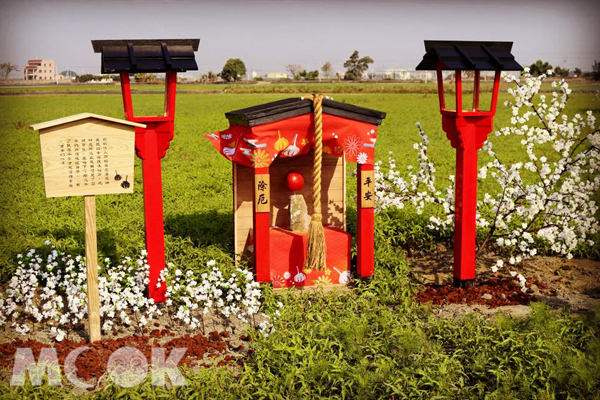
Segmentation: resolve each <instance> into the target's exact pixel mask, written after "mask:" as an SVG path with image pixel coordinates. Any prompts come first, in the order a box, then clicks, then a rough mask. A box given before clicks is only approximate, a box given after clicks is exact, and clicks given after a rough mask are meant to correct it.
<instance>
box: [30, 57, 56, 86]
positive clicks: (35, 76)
mask: <svg viewBox="0 0 600 400" xmlns="http://www.w3.org/2000/svg"><path fill="white" fill-rule="evenodd" d="M23 79H25V80H26V81H33V80H55V79H57V76H56V66H55V64H54V60H37V59H36V60H28V61H27V65H26V66H25V67H24V68H23Z"/></svg>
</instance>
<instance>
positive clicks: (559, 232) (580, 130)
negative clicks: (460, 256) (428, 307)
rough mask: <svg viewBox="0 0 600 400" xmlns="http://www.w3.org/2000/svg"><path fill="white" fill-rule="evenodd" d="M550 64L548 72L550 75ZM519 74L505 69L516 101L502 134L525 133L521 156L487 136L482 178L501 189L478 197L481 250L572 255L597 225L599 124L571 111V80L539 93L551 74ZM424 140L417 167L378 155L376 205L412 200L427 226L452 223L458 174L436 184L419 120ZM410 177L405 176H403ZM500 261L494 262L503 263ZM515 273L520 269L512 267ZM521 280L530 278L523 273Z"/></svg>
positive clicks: (521, 255) (514, 257)
mask: <svg viewBox="0 0 600 400" xmlns="http://www.w3.org/2000/svg"><path fill="white" fill-rule="evenodd" d="M551 73H552V72H551V71H548V74H551ZM522 78H523V82H522V81H521V79H519V78H517V77H514V76H510V75H508V76H505V80H506V81H507V82H510V83H513V84H514V87H513V88H511V89H509V90H508V93H509V94H510V95H511V96H512V101H511V102H506V103H505V106H510V107H512V118H511V124H510V126H508V127H505V128H502V129H500V130H499V131H497V132H496V135H497V136H510V135H513V136H519V137H522V140H521V141H520V144H521V146H522V148H523V151H522V154H523V159H524V161H523V162H518V163H514V164H509V163H506V162H504V161H503V160H502V159H501V157H500V156H499V155H498V154H496V152H495V151H494V149H493V147H492V143H491V142H490V141H487V142H486V143H485V144H484V148H483V150H484V151H486V152H487V153H488V154H489V155H490V156H491V158H492V161H490V162H488V163H487V164H486V165H484V166H483V167H482V168H481V169H480V171H479V179H480V180H486V179H487V180H490V179H491V180H493V181H494V182H495V185H492V184H487V185H486V186H487V187H493V186H497V187H499V188H500V190H499V191H498V192H496V193H485V194H484V196H483V200H481V201H478V204H477V207H478V213H477V227H478V234H479V235H478V250H477V252H478V254H479V252H481V250H483V249H484V248H486V247H487V246H489V245H490V244H495V245H496V246H498V247H499V248H501V249H504V250H506V251H507V253H509V254H510V260H509V263H510V264H512V265H517V264H519V263H520V262H521V261H522V260H523V259H525V258H528V257H531V256H533V255H535V254H536V253H537V252H538V248H539V247H540V246H544V247H545V248H549V249H550V250H551V251H552V252H554V253H555V254H559V255H563V256H566V257H568V258H571V257H572V253H573V251H574V250H575V249H576V248H577V247H578V246H579V245H583V244H589V245H594V242H593V241H592V236H593V235H594V234H596V233H597V232H599V231H600V224H599V223H598V218H597V213H598V205H597V204H596V202H595V201H594V196H595V195H597V193H598V189H599V188H600V151H599V149H600V129H598V128H597V127H596V119H595V117H594V116H593V115H592V112H591V111H588V112H587V115H585V117H584V116H582V115H580V114H576V115H574V116H572V117H570V116H568V115H567V114H566V113H565V107H566V105H567V102H568V100H569V95H570V93H571V89H569V85H568V84H567V82H565V81H564V80H563V81H560V82H553V83H552V87H553V90H552V92H551V95H550V96H546V95H544V94H541V93H540V88H541V85H542V82H543V81H544V79H545V78H546V75H541V76H539V77H532V76H531V75H530V74H529V73H528V70H526V71H525V72H524V74H523V75H522ZM417 127H418V130H419V135H420V137H421V141H420V142H419V143H416V144H415V145H414V147H415V149H416V150H417V151H418V154H417V162H418V167H416V168H413V167H411V166H409V167H408V171H407V173H402V172H400V171H398V169H397V167H396V162H395V160H394V159H393V158H392V156H390V158H389V160H388V162H387V165H385V164H383V163H381V162H378V163H377V165H376V166H375V173H376V176H377V183H378V186H377V204H378V207H379V209H380V210H381V209H385V208H390V207H396V208H402V207H404V205H405V204H412V205H413V206H414V207H415V208H416V210H417V213H419V214H421V213H423V212H425V211H426V209H427V211H428V212H429V213H430V214H431V216H430V217H429V221H430V224H429V228H431V229H435V230H452V229H453V227H454V177H453V176H450V180H451V184H450V185H448V186H447V187H446V188H444V189H443V190H440V189H439V188H438V187H437V186H436V168H435V165H434V163H433V162H432V161H431V160H430V158H429V156H428V154H427V150H428V145H429V140H428V138H427V135H426V134H425V133H424V132H423V130H422V129H421V127H420V125H419V124H418V123H417ZM405 176H406V177H405ZM503 265H504V263H503V261H502V260H498V261H497V264H496V265H495V266H493V267H492V270H493V271H494V272H496V271H498V269H499V268H501V267H503ZM511 274H512V275H513V276H516V275H517V272H516V271H511ZM519 279H520V280H521V283H522V284H524V282H525V278H524V277H523V276H522V275H520V274H519Z"/></svg>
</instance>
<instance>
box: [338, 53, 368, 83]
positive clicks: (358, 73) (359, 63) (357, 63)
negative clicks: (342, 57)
mask: <svg viewBox="0 0 600 400" xmlns="http://www.w3.org/2000/svg"><path fill="white" fill-rule="evenodd" d="M372 63H373V59H372V58H371V57H368V56H367V57H363V58H359V55H358V50H354V53H352V55H351V56H350V58H349V59H348V60H347V61H346V62H345V63H344V68H346V74H345V75H344V79H346V80H352V81H358V80H360V78H361V77H362V75H363V73H364V72H365V71H366V70H367V69H368V68H369V64H372Z"/></svg>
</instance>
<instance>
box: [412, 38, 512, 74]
mask: <svg viewBox="0 0 600 400" xmlns="http://www.w3.org/2000/svg"><path fill="white" fill-rule="evenodd" d="M512 45H513V42H467V41H449V40H426V41H425V51H426V52H427V53H425V55H424V56H423V60H422V61H421V62H420V63H419V65H417V68H416V69H417V71H420V70H421V71H422V70H430V71H431V70H437V69H438V66H439V67H440V68H441V69H443V70H470V71H522V70H523V67H521V65H520V64H519V63H518V62H516V61H515V57H514V56H513V55H512V53H511V50H512Z"/></svg>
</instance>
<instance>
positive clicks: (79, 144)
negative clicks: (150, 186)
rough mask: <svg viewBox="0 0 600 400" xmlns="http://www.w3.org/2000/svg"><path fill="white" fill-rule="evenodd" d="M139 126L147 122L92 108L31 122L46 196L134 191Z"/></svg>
mask: <svg viewBox="0 0 600 400" xmlns="http://www.w3.org/2000/svg"><path fill="white" fill-rule="evenodd" d="M136 126H139V127H144V125H142V124H137V123H133V122H129V121H122V120H118V119H114V118H109V117H104V116H99V115H95V114H90V113H84V114H78V115H74V116H71V117H67V118H62V119H58V120H54V121H50V122H46V123H42V124H38V125H33V126H32V127H31V128H32V129H34V130H39V131H40V144H41V149H42V162H43V168H44V183H45V186H46V196H47V197H61V196H90V195H98V194H111V193H133V165H134V154H135V143H134V140H135V127H136Z"/></svg>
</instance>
